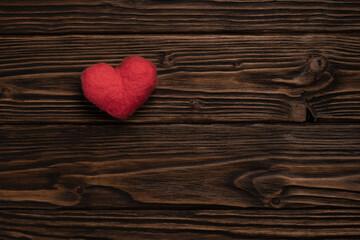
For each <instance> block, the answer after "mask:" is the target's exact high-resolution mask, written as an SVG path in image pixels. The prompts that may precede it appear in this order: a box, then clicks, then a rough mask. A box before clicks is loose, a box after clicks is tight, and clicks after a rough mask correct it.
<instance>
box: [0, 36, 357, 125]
mask: <svg viewBox="0 0 360 240" xmlns="http://www.w3.org/2000/svg"><path fill="white" fill-rule="evenodd" d="M0 39H1V40H0V76H1V78H0V112H1V118H0V122H1V123H10V122H11V123H23V122H37V123H39V122H42V123H67V122H81V123H91V122H117V121H116V120H115V119H113V118H111V117H109V116H107V114H105V113H103V112H101V111H99V110H98V108H96V107H95V106H94V105H92V104H91V103H89V102H88V101H86V99H85V98H84V97H83V95H82V91H81V86H80V75H81V72H82V71H83V70H84V69H85V68H86V67H88V66H90V65H92V64H95V63H98V62H107V63H109V64H111V65H113V66H116V65H117V64H118V63H119V62H120V61H121V60H122V59H123V58H124V57H126V56H128V55H142V56H144V57H146V58H148V59H150V60H151V61H153V62H154V63H155V64H156V66H157V68H158V78H159V86H158V88H157V89H156V90H155V92H154V93H153V95H152V96H151V98H150V99H149V101H148V102H147V103H146V104H145V105H144V106H143V107H142V108H141V109H139V111H138V112H137V113H136V114H135V115H134V116H133V117H132V118H131V119H130V120H129V121H130V122H147V123H155V122H156V123H159V122H163V123H193V122H250V121H251V122H254V121H259V122H269V121H276V122H279V121H280V122H284V121H285V122H286V121H289V122H304V121H305V120H306V118H307V116H310V117H311V118H313V119H314V120H315V121H316V120H318V121H337V120H351V121H358V120H359V119H360V109H359V107H358V105H359V103H360V85H359V84H358V79H359V77H360V70H359V69H360V57H359V56H360V44H359V42H360V41H359V40H360V38H359V37H355V36H353V37H351V36H345V35H318V34H317V35H313V34H308V35H304V36H291V35H271V36H266V35H265V36H256V35H247V36H233V35H186V36H184V35H167V36H164V35H142V36H133V35H128V36H125V35H124V36H94V35H91V36H90V35H86V36H54V37H45V36H37V37H30V36H29V37H16V36H15V37H1V38H0ZM311 118H310V119H311Z"/></svg>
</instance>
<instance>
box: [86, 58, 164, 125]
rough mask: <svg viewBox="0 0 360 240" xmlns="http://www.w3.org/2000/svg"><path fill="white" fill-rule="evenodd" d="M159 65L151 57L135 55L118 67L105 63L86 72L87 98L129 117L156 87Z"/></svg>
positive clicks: (102, 107)
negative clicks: (154, 63) (150, 59)
mask: <svg viewBox="0 0 360 240" xmlns="http://www.w3.org/2000/svg"><path fill="white" fill-rule="evenodd" d="M156 83H157V80H156V68H155V66H154V65H153V64H152V63H151V62H149V61H148V60H146V59H144V58H142V57H138V56H132V57H128V58H127V59H125V60H124V61H123V62H122V64H120V65H119V66H118V67H116V68H115V69H114V68H113V67H111V66H109V65H107V64H106V63H99V64H96V65H94V66H91V67H89V68H87V69H85V71H84V72H83V74H82V76H81V84H82V89H83V92H84V95H85V97H86V98H87V99H88V100H89V101H90V102H92V103H94V104H95V105H96V106H98V107H99V108H100V109H102V110H104V111H105V112H107V113H108V114H110V115H111V116H114V117H116V118H120V119H126V118H128V117H129V116H130V115H131V114H132V113H133V112H134V111H135V110H136V109H138V108H139V107H140V106H141V105H142V104H143V103H144V102H145V101H146V100H147V99H148V97H149V95H150V94H151V92H152V91H153V90H154V89H155V87H156Z"/></svg>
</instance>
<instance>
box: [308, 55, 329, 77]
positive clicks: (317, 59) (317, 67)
mask: <svg viewBox="0 0 360 240" xmlns="http://www.w3.org/2000/svg"><path fill="white" fill-rule="evenodd" d="M326 67H327V59H326V58H325V57H324V56H313V57H312V58H310V59H309V61H308V68H307V71H308V72H310V73H315V74H316V73H321V72H323V71H324V70H325V69H326Z"/></svg>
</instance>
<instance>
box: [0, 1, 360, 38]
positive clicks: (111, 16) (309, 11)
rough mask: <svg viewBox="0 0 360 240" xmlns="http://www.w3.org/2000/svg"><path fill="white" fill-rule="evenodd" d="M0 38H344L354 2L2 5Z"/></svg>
mask: <svg viewBox="0 0 360 240" xmlns="http://www.w3.org/2000/svg"><path fill="white" fill-rule="evenodd" d="M0 13H1V14H0V32H1V33H2V34H33V33H41V34H60V33H61V34H64V33H66V34H68V33H184V32H196V33H200V32H208V33H209V32H211V33H214V32H221V33H224V32H236V33H243V32H256V33H259V32H281V31H285V32H295V33H296V32H305V31H306V32H324V31H330V32H349V33H353V32H354V31H359V30H360V3H359V1H355V0H351V1H350V0H336V1H333V0H312V1H311V0H306V1H300V0H291V1H269V0H259V1H249V0H204V1H197V2H194V1H189V0H181V1H162V0H136V1H128V0H116V1H115V0H95V1H91V2H89V1H86V0H52V1H47V2H43V1H31V0H26V1H24V0H3V1H2V4H1V6H0Z"/></svg>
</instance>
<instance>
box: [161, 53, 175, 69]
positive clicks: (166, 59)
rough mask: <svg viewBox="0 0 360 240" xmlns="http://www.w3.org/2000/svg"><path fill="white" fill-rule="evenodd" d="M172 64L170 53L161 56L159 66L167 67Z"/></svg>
mask: <svg viewBox="0 0 360 240" xmlns="http://www.w3.org/2000/svg"><path fill="white" fill-rule="evenodd" d="M172 64H173V56H172V54H171V53H166V52H165V53H163V54H162V56H161V65H163V66H169V65H172Z"/></svg>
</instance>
